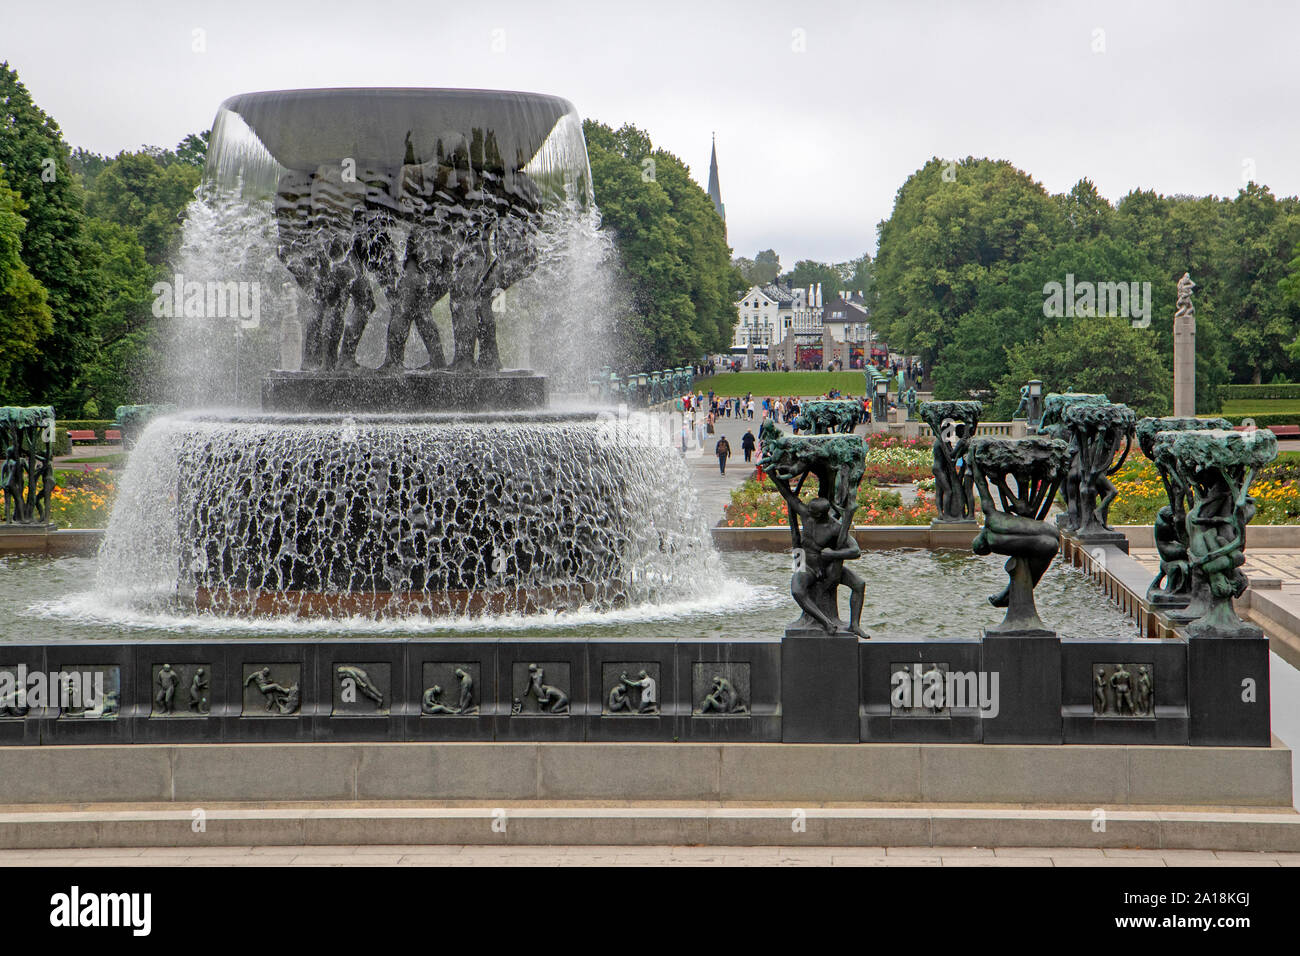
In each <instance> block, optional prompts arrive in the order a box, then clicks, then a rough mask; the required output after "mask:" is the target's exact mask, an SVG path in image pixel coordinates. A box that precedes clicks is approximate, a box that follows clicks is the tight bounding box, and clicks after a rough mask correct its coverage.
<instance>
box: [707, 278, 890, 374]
mask: <svg viewBox="0 0 1300 956" xmlns="http://www.w3.org/2000/svg"><path fill="white" fill-rule="evenodd" d="M736 315H737V320H736V328H735V332H734V334H733V335H732V341H731V357H732V359H733V360H739V361H740V362H741V364H742V365H743V366H745V367H753V366H754V365H755V364H757V362H758V361H759V360H760V359H765V360H767V361H768V362H769V363H771V364H773V365H777V366H780V365H783V364H784V365H788V366H789V367H790V368H799V367H804V366H811V367H822V368H825V367H826V366H827V365H829V364H830V363H831V362H835V363H836V365H837V367H840V368H861V367H862V365H863V363H864V362H866V361H867V360H868V358H869V356H870V343H871V340H872V331H871V321H870V312H869V310H868V309H867V306H866V302H865V300H864V298H863V296H862V294H861V293H860V292H842V293H840V294H839V295H837V296H836V297H835V298H834V299H832V300H830V301H829V302H827V303H825V304H823V303H822V290H821V288H820V287H819V286H814V287H812V288H808V289H804V288H792V287H790V286H786V285H782V284H780V283H776V282H774V283H769V284H768V285H763V286H759V285H754V286H750V287H749V289H747V290H746V292H745V294H744V296H742V297H741V299H740V300H739V301H738V302H737V303H736Z"/></svg>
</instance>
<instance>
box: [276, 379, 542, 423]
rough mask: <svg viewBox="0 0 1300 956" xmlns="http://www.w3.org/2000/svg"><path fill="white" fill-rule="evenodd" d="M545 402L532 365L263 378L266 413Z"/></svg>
mask: <svg viewBox="0 0 1300 956" xmlns="http://www.w3.org/2000/svg"><path fill="white" fill-rule="evenodd" d="M545 405H546V376H545V375H539V374H538V373H536V372H533V371H530V370H528V369H502V370H501V371H495V372H494V371H488V370H485V369H468V370H466V371H463V372H462V371H451V370H449V369H431V370H428V371H424V370H421V371H404V372H397V373H394V374H391V375H388V374H376V373H374V372H373V371H371V370H369V369H357V370H356V371H352V372H340V371H332V372H324V371H302V372H285V371H277V372H272V373H271V374H270V375H268V376H267V377H266V378H264V379H263V380H262V410H263V411H267V412H327V411H336V412H352V413H367V412H442V411H485V410H489V409H490V410H498V411H518V410H522V409H534V408H542V407H544V406H545Z"/></svg>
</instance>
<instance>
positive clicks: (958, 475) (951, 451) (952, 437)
mask: <svg viewBox="0 0 1300 956" xmlns="http://www.w3.org/2000/svg"><path fill="white" fill-rule="evenodd" d="M920 410H921V418H922V419H923V420H924V421H925V423H926V424H927V425H929V426H930V431H931V432H932V433H933V434H934V465H933V467H932V469H931V470H932V471H933V473H934V495H935V505H936V507H937V508H938V509H939V518H938V519H937V520H938V521H940V522H947V521H961V522H971V521H974V520H975V496H974V492H973V488H972V483H973V481H974V477H973V475H972V473H971V468H970V461H969V448H970V442H971V439H972V438H974V437H975V428H976V426H978V425H979V420H980V414H981V413H982V412H983V410H984V406H983V405H982V404H981V403H979V402H923V403H922V404H921V409H920Z"/></svg>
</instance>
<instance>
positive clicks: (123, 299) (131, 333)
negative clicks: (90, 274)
mask: <svg viewBox="0 0 1300 956" xmlns="http://www.w3.org/2000/svg"><path fill="white" fill-rule="evenodd" d="M86 232H87V236H88V238H89V239H90V241H91V242H92V243H93V245H94V247H95V249H96V250H97V251H98V257H97V258H98V261H97V263H96V265H97V272H98V275H99V282H100V287H101V290H102V293H103V299H104V302H103V307H102V308H101V309H100V311H99V312H98V313H97V314H96V316H95V319H94V323H93V332H94V341H95V349H94V358H93V359H92V360H91V361H90V362H89V363H87V366H86V369H85V373H84V377H85V381H86V387H87V391H88V392H89V394H90V395H92V396H93V397H94V398H95V399H96V400H97V403H98V404H99V406H100V407H101V408H106V409H113V408H116V407H117V406H118V405H128V404H131V403H132V402H133V400H134V399H135V397H136V394H137V390H136V388H135V382H136V381H137V379H138V377H139V372H140V371H141V370H142V369H143V368H147V367H150V365H151V364H153V363H154V362H156V360H157V356H155V355H153V354H152V350H153V347H154V337H155V335H156V333H157V327H156V324H155V322H154V320H153V315H152V312H151V311H150V306H151V304H152V302H153V291H152V290H153V283H154V282H155V281H157V280H158V278H160V273H161V272H162V271H163V270H162V268H161V267H159V266H154V265H151V264H150V263H149V262H148V261H147V258H146V255H145V250H144V247H143V246H141V245H140V242H139V239H138V238H137V236H136V233H135V231H134V230H132V229H129V228H127V227H126V226H122V225H118V224H117V223H114V222H108V221H106V220H103V219H94V218H92V219H89V220H88V221H87V223H86Z"/></svg>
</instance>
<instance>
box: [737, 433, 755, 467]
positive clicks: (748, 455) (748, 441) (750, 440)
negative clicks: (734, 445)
mask: <svg viewBox="0 0 1300 956" xmlns="http://www.w3.org/2000/svg"><path fill="white" fill-rule="evenodd" d="M754 444H755V441H754V432H753V431H752V430H750V431H746V432H745V434H744V435H743V436H742V437H741V439H740V450H741V451H743V452H744V453H745V461H753V460H754Z"/></svg>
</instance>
